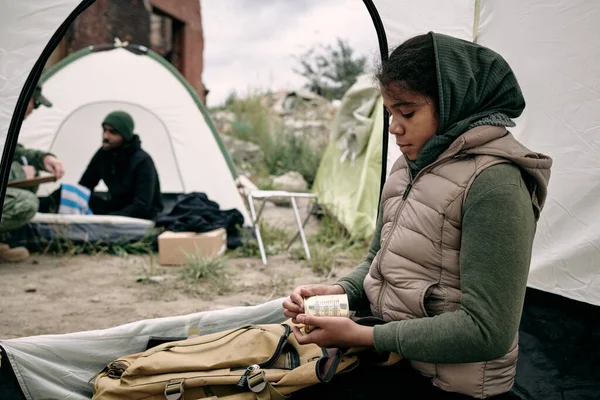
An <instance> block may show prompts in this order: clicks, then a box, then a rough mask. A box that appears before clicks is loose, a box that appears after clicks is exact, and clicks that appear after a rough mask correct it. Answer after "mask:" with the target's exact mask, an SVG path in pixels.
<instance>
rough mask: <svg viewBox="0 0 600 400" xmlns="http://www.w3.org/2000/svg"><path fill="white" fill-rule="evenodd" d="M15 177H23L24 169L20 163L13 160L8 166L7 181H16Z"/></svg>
mask: <svg viewBox="0 0 600 400" xmlns="http://www.w3.org/2000/svg"><path fill="white" fill-rule="evenodd" d="M17 179H25V171H24V170H23V167H22V166H21V163H19V162H16V161H13V163H12V164H11V166H10V175H8V181H9V182H10V181H16V180H17Z"/></svg>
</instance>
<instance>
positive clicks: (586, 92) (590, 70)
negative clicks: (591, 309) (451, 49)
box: [478, 0, 600, 305]
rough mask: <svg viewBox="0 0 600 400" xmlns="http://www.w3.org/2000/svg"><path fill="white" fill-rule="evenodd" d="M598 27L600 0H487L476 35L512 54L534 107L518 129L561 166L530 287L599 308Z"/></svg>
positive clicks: (526, 140)
mask: <svg viewBox="0 0 600 400" xmlns="http://www.w3.org/2000/svg"><path fill="white" fill-rule="evenodd" d="M516 21H518V23H515V22H516ZM598 21H600V2H597V1H594V0H588V1H579V2H576V3H573V2H572V1H568V0H562V1H558V0H554V1H551V2H523V1H518V0H486V1H482V3H481V21H480V26H481V30H480V32H479V36H478V41H479V43H481V44H482V45H485V46H489V47H490V48H492V49H494V50H496V51H498V52H499V53H501V54H503V55H504V56H505V58H506V59H507V60H508V62H509V63H510V65H511V66H512V67H513V69H514V71H515V74H516V75H517V78H518V79H519V83H520V85H521V88H522V90H523V94H524V96H525V100H526V101H527V106H526V107H525V112H524V113H523V115H522V116H521V117H520V118H519V119H518V120H516V122H517V126H516V128H512V129H511V131H512V132H513V133H514V135H515V137H516V138H517V139H519V140H521V141H522V142H523V143H524V144H525V145H526V146H528V147H530V148H533V149H535V150H536V151H539V152H542V153H545V154H547V155H549V156H551V157H552V158H553V160H554V162H553V166H552V176H551V178H550V185H549V188H548V199H547V201H546V206H545V208H544V211H543V212H542V215H541V219H540V221H539V224H538V231H537V234H536V237H535V242H534V249H533V260H532V263H531V272H530V275H529V286H531V287H534V288H537V289H541V290H543V291H546V292H551V293H555V294H558V295H561V296H565V297H568V298H570V299H574V300H579V301H584V302H587V303H591V304H595V305H600V273H599V272H598V271H599V270H598V265H600V247H599V246H598V243H599V242H600V219H598V218H597V216H598V215H600V203H599V202H598V197H599V195H600V174H598V173H597V172H598V171H599V170H600V157H598V144H599V143H600V114H599V113H598V110H600V27H599V25H598ZM509 25H510V26H511V28H510V29H506V26H509Z"/></svg>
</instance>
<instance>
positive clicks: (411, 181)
mask: <svg viewBox="0 0 600 400" xmlns="http://www.w3.org/2000/svg"><path fill="white" fill-rule="evenodd" d="M458 152H459V150H455V151H453V152H452V153H450V154H448V155H447V156H446V157H444V158H443V159H439V160H436V161H434V162H433V163H431V164H429V165H428V166H426V167H425V168H423V169H422V170H421V171H419V172H418V173H417V175H415V177H414V178H413V177H412V174H411V173H410V170H408V177H409V182H408V185H406V189H404V193H403V194H402V203H401V204H400V205H399V206H398V208H397V209H396V213H395V214H394V219H393V220H392V229H393V228H394V227H395V226H396V224H397V222H398V216H399V215H400V212H401V211H402V210H403V209H404V206H405V205H406V199H407V198H408V195H409V194H410V191H411V189H412V188H413V186H414V185H415V182H416V181H417V179H418V178H419V177H420V176H421V175H423V174H424V173H426V172H428V171H429V170H431V169H432V168H433V167H435V166H437V165H439V164H441V163H443V162H445V161H447V160H448V159H450V158H454V156H456V154H458ZM407 168H408V167H407ZM391 240H392V235H391V234H390V235H389V236H388V238H387V240H386V242H385V243H384V244H383V246H382V248H381V249H380V251H381V257H379V260H378V262H377V269H378V270H379V273H380V274H381V276H382V278H383V274H382V273H381V262H382V260H383V256H384V255H385V253H386V251H387V248H388V247H389V244H390V242H391ZM386 286H387V281H386V280H385V279H383V285H382V286H381V290H380V291H379V296H378V297H377V310H378V311H379V314H380V315H379V317H381V318H383V307H382V303H383V293H384V292H385V288H386Z"/></svg>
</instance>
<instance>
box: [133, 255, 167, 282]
mask: <svg viewBox="0 0 600 400" xmlns="http://www.w3.org/2000/svg"><path fill="white" fill-rule="evenodd" d="M135 275H136V282H140V283H144V284H149V283H155V282H153V281H152V280H151V279H150V278H152V277H153V276H157V275H161V272H160V270H159V268H158V265H157V262H156V258H155V257H154V254H150V258H149V260H148V262H145V260H144V261H142V262H140V263H139V266H138V270H137V272H136V274H135Z"/></svg>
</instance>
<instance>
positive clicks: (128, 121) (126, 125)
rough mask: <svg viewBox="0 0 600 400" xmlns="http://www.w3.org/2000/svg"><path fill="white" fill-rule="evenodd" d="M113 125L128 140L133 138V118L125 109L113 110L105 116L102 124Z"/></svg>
mask: <svg viewBox="0 0 600 400" xmlns="http://www.w3.org/2000/svg"><path fill="white" fill-rule="evenodd" d="M104 124H106V125H110V126H112V127H113V128H114V129H115V130H116V131H117V132H119V134H120V135H121V136H123V140H125V141H126V142H128V141H130V140H131V139H133V128H134V124H133V118H131V115H129V114H127V113H126V112H125V111H113V112H111V113H110V114H108V115H107V116H106V118H104V121H102V125H104Z"/></svg>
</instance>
